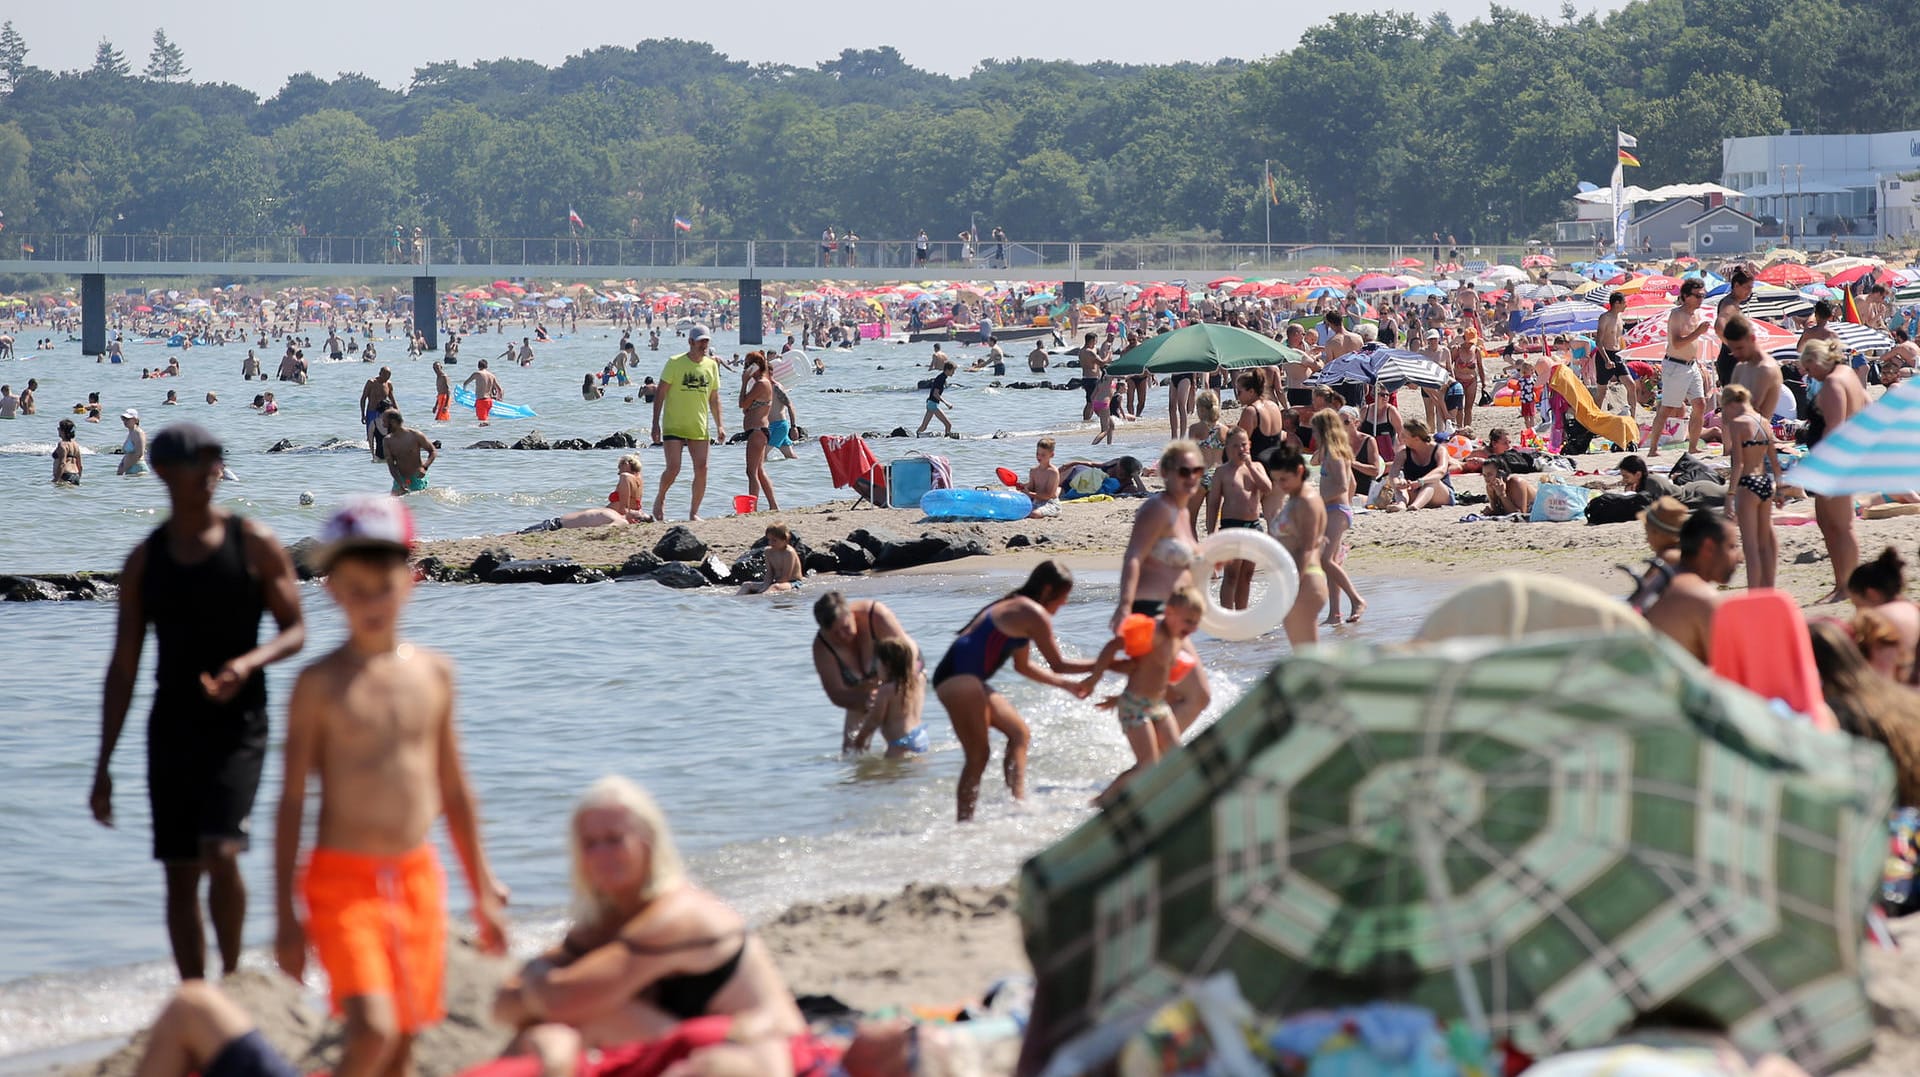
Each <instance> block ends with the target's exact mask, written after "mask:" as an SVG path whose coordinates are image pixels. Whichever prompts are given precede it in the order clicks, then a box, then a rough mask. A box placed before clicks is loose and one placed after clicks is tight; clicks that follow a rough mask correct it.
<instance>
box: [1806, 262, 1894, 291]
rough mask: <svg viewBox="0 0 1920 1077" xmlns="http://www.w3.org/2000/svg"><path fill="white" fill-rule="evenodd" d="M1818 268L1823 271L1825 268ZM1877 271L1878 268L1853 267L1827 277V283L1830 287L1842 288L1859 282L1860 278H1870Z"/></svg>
mask: <svg viewBox="0 0 1920 1077" xmlns="http://www.w3.org/2000/svg"><path fill="white" fill-rule="evenodd" d="M1819 268H1822V269H1824V268H1826V267H1825V266H1821V267H1819ZM1879 271H1880V267H1879V266H1871V265H1861V266H1853V267H1852V268H1850V269H1843V270H1841V271H1840V272H1838V273H1835V274H1834V275H1833V276H1831V277H1828V278H1827V283H1828V284H1830V285H1832V286H1833V287H1835V288H1844V287H1846V286H1847V285H1849V284H1852V283H1853V282H1854V281H1857V280H1859V279H1860V278H1861V277H1870V276H1872V275H1873V274H1875V273H1878V272H1879Z"/></svg>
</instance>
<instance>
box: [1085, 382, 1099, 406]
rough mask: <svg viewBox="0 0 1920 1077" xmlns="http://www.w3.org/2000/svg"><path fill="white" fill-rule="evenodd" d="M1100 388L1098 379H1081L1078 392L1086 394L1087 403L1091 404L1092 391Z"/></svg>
mask: <svg viewBox="0 0 1920 1077" xmlns="http://www.w3.org/2000/svg"><path fill="white" fill-rule="evenodd" d="M1099 387H1100V379H1099V378H1081V379H1080V391H1081V392H1083V393H1085V394H1087V403H1089V404H1091V403H1093V391H1094V390H1095V389H1098V388H1099Z"/></svg>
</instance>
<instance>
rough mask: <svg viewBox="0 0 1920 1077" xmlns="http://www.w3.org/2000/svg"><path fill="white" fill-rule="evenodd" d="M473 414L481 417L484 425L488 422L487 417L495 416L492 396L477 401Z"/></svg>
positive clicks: (474, 403)
mask: <svg viewBox="0 0 1920 1077" xmlns="http://www.w3.org/2000/svg"><path fill="white" fill-rule="evenodd" d="M473 413H474V414H475V415H478V416H479V417H480V421H481V422H483V423H484V422H486V421H487V416H489V415H492V414H493V398H492V397H490V396H483V397H480V398H478V399H476V400H475V401H474V402H473Z"/></svg>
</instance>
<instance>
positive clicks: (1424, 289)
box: [1407, 284, 1447, 299]
mask: <svg viewBox="0 0 1920 1077" xmlns="http://www.w3.org/2000/svg"><path fill="white" fill-rule="evenodd" d="M1446 294H1447V290H1446V289H1445V288H1441V287H1439V286H1437V285H1432V284H1416V285H1414V286H1413V287H1411V288H1408V289H1407V298H1408V299H1425V298H1427V297H1428V296H1430V295H1437V296H1444V295H1446Z"/></svg>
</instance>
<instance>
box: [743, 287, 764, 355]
mask: <svg viewBox="0 0 1920 1077" xmlns="http://www.w3.org/2000/svg"><path fill="white" fill-rule="evenodd" d="M760 313H761V311H760V282H759V280H757V279H756V280H743V281H741V282H740V309H739V311H738V314H739V316H740V345H741V346H742V347H753V346H757V345H759V344H761V343H762V342H763V337H764V335H765V334H764V331H763V330H762V328H761V325H760Z"/></svg>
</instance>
